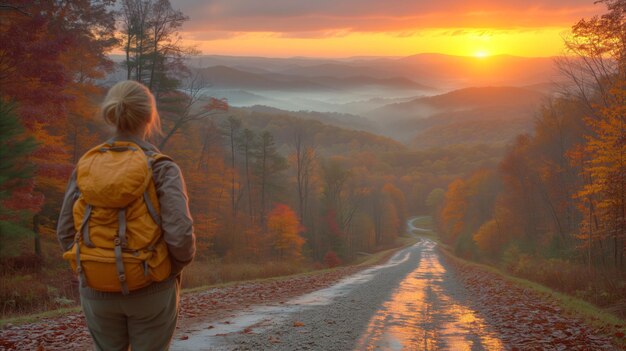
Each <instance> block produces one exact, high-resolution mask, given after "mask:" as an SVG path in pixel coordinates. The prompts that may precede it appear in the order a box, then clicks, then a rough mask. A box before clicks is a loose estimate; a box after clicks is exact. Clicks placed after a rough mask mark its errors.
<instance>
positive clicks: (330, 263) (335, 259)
mask: <svg viewBox="0 0 626 351" xmlns="http://www.w3.org/2000/svg"><path fill="white" fill-rule="evenodd" d="M324 263H325V264H326V266H327V267H328V268H334V267H337V266H339V265H340V264H341V259H339V256H337V254H336V253H335V251H332V250H331V251H328V252H327V253H326V255H324Z"/></svg>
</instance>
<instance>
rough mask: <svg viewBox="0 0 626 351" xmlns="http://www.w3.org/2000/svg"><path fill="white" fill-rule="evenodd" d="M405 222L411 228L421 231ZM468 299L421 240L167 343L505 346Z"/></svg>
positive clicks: (196, 346) (195, 346)
mask: <svg viewBox="0 0 626 351" xmlns="http://www.w3.org/2000/svg"><path fill="white" fill-rule="evenodd" d="M412 220H413V219H411V220H410V221H409V223H407V227H408V229H409V230H410V232H413V233H415V232H419V231H421V230H420V228H415V227H413V225H412ZM472 305H473V304H472V300H471V294H468V293H467V291H466V290H465V289H464V287H463V286H462V284H461V283H459V282H458V280H457V279H456V277H455V275H454V273H452V272H451V271H449V270H448V269H447V268H446V264H445V262H444V261H443V260H441V258H440V255H439V253H438V251H437V250H436V243H435V242H433V241H431V240H428V239H420V241H419V242H418V243H417V244H415V245H413V246H411V247H408V248H405V249H403V250H400V251H399V252H397V253H396V254H395V255H394V256H393V257H392V258H391V259H390V260H389V261H388V262H387V263H385V264H382V265H379V266H375V267H372V268H369V269H366V270H364V271H361V272H359V273H356V274H354V275H352V276H349V277H347V278H344V279H343V280H341V281H340V282H338V283H337V284H335V285H333V286H331V287H328V288H326V289H322V290H318V291H315V292H312V293H309V294H307V295H303V296H300V297H298V298H295V299H292V300H289V301H287V302H285V303H282V304H275V305H265V306H255V307H251V308H248V309H245V310H243V311H241V312H240V313H239V314H237V315H236V316H235V317H234V318H230V319H228V320H227V321H226V320H224V321H211V322H210V323H208V322H207V323H205V324H204V325H203V324H202V323H199V324H198V325H196V326H195V328H192V329H190V330H189V332H188V333H187V334H186V339H185V340H182V339H178V340H176V341H175V342H174V343H173V345H172V348H171V349H172V350H402V349H404V350H439V349H448V350H501V349H504V345H503V343H502V341H501V340H499V339H498V337H497V335H496V333H495V332H494V331H493V328H492V327H491V326H490V325H489V324H488V323H487V322H486V320H485V318H483V317H482V316H481V315H480V313H478V312H477V311H475V310H474V309H472V307H471V306H472ZM209 324H210V327H208V325H209ZM207 327H208V328H207ZM209 328H210V329H209Z"/></svg>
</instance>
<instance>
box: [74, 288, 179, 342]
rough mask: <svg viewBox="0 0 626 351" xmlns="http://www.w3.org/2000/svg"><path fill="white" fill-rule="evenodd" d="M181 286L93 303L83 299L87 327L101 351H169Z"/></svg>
mask: <svg viewBox="0 0 626 351" xmlns="http://www.w3.org/2000/svg"><path fill="white" fill-rule="evenodd" d="M178 293H179V284H178V282H177V283H175V284H172V285H171V287H168V288H167V289H166V290H162V291H157V292H154V293H151V294H148V295H142V296H132V295H131V296H120V297H118V298H114V299H90V298H87V297H84V296H81V299H80V300H81V306H82V308H83V313H84V314H85V317H86V319H87V327H88V328H89V332H90V333H91V337H92V338H93V341H94V346H95V349H96V350H98V351H100V350H102V351H110V350H111V351H112V350H116V351H117V350H120V351H121V350H124V351H126V350H128V347H129V346H130V347H131V349H132V351H144V350H145V351H148V350H149V351H152V350H167V349H168V348H169V344H170V341H171V339H172V335H173V334H174V330H175V329H176V320H177V317H178Z"/></svg>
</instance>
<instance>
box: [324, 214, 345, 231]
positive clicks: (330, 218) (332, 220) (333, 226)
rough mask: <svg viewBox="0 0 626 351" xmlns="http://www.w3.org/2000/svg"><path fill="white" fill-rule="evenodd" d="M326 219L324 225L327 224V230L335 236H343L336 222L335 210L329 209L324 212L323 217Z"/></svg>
mask: <svg viewBox="0 0 626 351" xmlns="http://www.w3.org/2000/svg"><path fill="white" fill-rule="evenodd" d="M324 220H325V221H326V225H327V226H328V230H329V232H330V233H331V234H332V235H334V236H337V237H342V236H343V234H344V233H343V231H342V230H341V228H339V224H337V213H336V212H335V210H329V211H328V212H327V213H326V217H325V218H324Z"/></svg>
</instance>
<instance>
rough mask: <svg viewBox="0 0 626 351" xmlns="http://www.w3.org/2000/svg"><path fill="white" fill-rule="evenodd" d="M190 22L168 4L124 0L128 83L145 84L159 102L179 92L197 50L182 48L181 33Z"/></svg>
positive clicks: (122, 17)
mask: <svg viewBox="0 0 626 351" xmlns="http://www.w3.org/2000/svg"><path fill="white" fill-rule="evenodd" d="M188 20H189V17H187V16H185V15H184V14H183V13H182V12H180V11H179V10H174V9H173V8H172V5H171V4H170V2H169V0H124V1H123V2H122V10H121V11H120V22H121V23H122V28H121V36H122V38H121V41H122V42H123V49H124V52H125V55H126V60H125V62H124V66H125V67H126V73H127V79H134V80H136V81H139V82H142V83H144V84H145V85H146V86H147V87H149V89H150V90H151V91H152V92H153V93H154V95H155V97H156V98H157V101H159V100H160V98H161V95H162V94H164V93H167V92H171V91H174V90H176V88H177V87H178V86H179V85H180V81H181V79H182V78H183V77H184V76H186V75H187V74H188V70H187V68H186V67H185V65H184V64H183V61H184V58H185V57H186V56H188V55H193V54H196V50H195V49H193V48H190V47H185V46H183V45H181V44H180V35H179V30H180V29H181V28H182V25H183V24H184V23H185V22H186V21H188Z"/></svg>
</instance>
